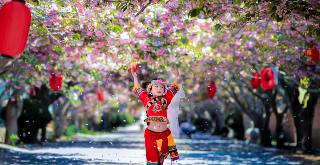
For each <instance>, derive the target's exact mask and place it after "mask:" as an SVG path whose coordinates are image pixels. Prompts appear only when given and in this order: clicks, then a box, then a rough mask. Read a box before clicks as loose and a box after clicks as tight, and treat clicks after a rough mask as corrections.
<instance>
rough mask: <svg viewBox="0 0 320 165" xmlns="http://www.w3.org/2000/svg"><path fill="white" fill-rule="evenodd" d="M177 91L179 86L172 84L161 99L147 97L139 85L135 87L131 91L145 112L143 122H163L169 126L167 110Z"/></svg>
mask: <svg viewBox="0 0 320 165" xmlns="http://www.w3.org/2000/svg"><path fill="white" fill-rule="evenodd" d="M179 90H180V87H179V85H178V84H177V83H175V82H173V83H172V84H171V85H170V86H169V87H168V91H167V93H166V95H164V96H162V97H149V96H148V93H147V92H146V91H145V90H144V89H143V88H142V87H141V85H140V84H137V85H135V86H134V87H133V88H132V91H133V92H134V93H135V94H136V95H137V96H138V97H139V99H140V100H141V101H142V103H143V105H144V107H145V108H146V111H147V118H146V119H145V120H144V122H165V123H168V124H169V120H168V118H167V108H168V106H169V105H170V103H171V100H172V98H173V97H174V95H175V94H176V93H177V92H178V91H179Z"/></svg>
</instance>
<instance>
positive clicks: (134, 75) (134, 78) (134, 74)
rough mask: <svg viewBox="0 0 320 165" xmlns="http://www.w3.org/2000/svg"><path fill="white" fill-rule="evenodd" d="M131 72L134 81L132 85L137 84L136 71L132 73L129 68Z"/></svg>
mask: <svg viewBox="0 0 320 165" xmlns="http://www.w3.org/2000/svg"><path fill="white" fill-rule="evenodd" d="M131 74H132V76H133V82H134V86H136V85H138V84H139V81H138V77H137V73H134V72H133V71H132V69H131Z"/></svg>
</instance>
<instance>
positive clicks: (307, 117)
mask: <svg viewBox="0 0 320 165" xmlns="http://www.w3.org/2000/svg"><path fill="white" fill-rule="evenodd" d="M298 96H299V91H298V89H295V90H294V97H293V98H292V99H291V104H292V114H293V116H294V124H295V126H296V130H297V149H301V150H302V151H303V152H304V153H313V150H312V144H311V139H312V123H313V116H314V109H315V106H316V104H317V101H318V98H319V95H318V94H316V93H310V98H309V100H308V102H307V105H308V106H307V108H303V105H300V103H299V101H298Z"/></svg>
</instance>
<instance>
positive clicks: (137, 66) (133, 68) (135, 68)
mask: <svg viewBox="0 0 320 165" xmlns="http://www.w3.org/2000/svg"><path fill="white" fill-rule="evenodd" d="M133 59H137V60H139V58H138V57H135V58H133ZM138 68H139V64H137V65H134V66H131V67H129V69H128V71H129V72H131V69H132V70H133V72H137V71H138Z"/></svg>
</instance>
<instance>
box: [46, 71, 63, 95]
mask: <svg viewBox="0 0 320 165" xmlns="http://www.w3.org/2000/svg"><path fill="white" fill-rule="evenodd" d="M51 75H52V76H51V78H50V80H49V82H50V88H51V89H52V90H55V91H57V90H59V89H61V88H62V79H63V77H62V75H59V74H57V73H54V72H52V73H51Z"/></svg>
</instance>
